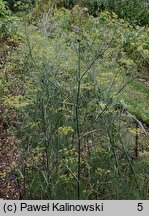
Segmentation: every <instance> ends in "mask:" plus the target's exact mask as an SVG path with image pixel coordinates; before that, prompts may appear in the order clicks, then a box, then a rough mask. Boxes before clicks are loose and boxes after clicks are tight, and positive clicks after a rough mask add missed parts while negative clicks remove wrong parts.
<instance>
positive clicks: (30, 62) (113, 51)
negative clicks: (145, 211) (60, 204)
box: [0, 1, 149, 199]
mask: <svg viewBox="0 0 149 216" xmlns="http://www.w3.org/2000/svg"><path fill="white" fill-rule="evenodd" d="M84 2H85V1H84ZM45 3H46V1H45ZM67 3H68V1H67ZM69 3H70V1H69ZM71 3H73V1H72V2H71ZM82 3H83V1H82ZM88 3H90V1H88ZM90 4H91V3H90ZM64 6H66V5H64ZM68 6H70V5H67V7H68ZM113 6H114V5H112V7H113ZM46 7H47V4H46ZM112 10H113V11H115V10H114V9H113V8H112V9H111V11H112ZM94 11H95V10H94ZM111 11H108V10H104V11H103V12H101V11H100V14H99V15H98V14H96V16H92V15H93V14H92V15H90V6H88V5H86V4H85V5H83V7H82V6H80V5H78V4H77V5H75V6H73V4H72V5H71V10H69V9H66V8H63V7H62V5H61V7H60V5H59V6H58V7H56V8H55V7H53V8H52V7H50V8H48V10H44V13H43V12H42V15H41V10H40V7H39V5H38V7H37V5H36V7H35V9H34V10H33V15H34V17H32V18H31V19H30V17H29V20H28V16H26V17H24V19H21V20H20V21H18V26H17V27H18V31H19V35H21V36H18V37H19V42H18V43H19V44H18V47H17V48H16V47H14V43H13V49H12V51H11V54H10V55H9V56H8V57H7V59H6V64H5V65H4V64H3V63H2V66H1V71H0V80H1V83H0V85H1V88H0V90H1V95H2V99H1V101H2V102H3V105H4V106H5V110H3V121H5V122H6V123H7V124H8V125H9V131H10V133H11V134H12V136H13V137H14V136H15V140H16V141H15V142H16V145H17V146H18V148H19V151H20V157H19V160H18V163H17V165H16V168H15V170H13V172H14V173H15V176H16V178H17V180H18V182H19V184H20V185H21V187H20V188H21V190H20V194H21V198H23V199H148V197H149V172H148V168H149V152H148V150H149V149H148V137H149V134H148V129H147V128H146V125H145V124H149V106H148V105H149V104H148V101H149V100H148V99H149V89H148V86H146V85H144V84H143V83H142V82H140V81H139V79H142V78H143V79H146V80H148V61H149V49H148V48H149V47H148V46H149V41H148V32H149V29H148V27H147V26H139V25H135V26H134V23H133V25H132V23H130V22H127V21H126V20H124V19H122V18H120V17H119V16H118V15H117V14H116V13H114V12H111ZM38 12H39V14H40V17H38V19H35V17H36V18H37V14H38ZM19 16H20V15H19ZM132 16H133V15H132ZM141 17H142V16H141ZM133 18H134V16H133ZM134 19H135V20H137V19H136V18H134ZM19 22H22V23H23V24H24V28H22V27H21V25H20V24H19ZM32 22H33V23H32ZM33 24H34V25H33ZM16 35H17V33H16V34H15V36H12V37H11V39H12V40H11V45H12V41H13V42H16V37H17V36H16ZM4 38H5V40H4V42H5V41H8V37H4ZM6 39H7V40H6ZM17 41H18V40H17ZM9 45H10V44H8V42H7V44H6V42H5V43H4V44H3V46H5V49H6V48H7V46H9ZM10 117H11V119H12V117H13V123H11V122H9V119H10Z"/></svg>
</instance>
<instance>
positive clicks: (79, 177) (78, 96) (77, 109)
mask: <svg viewBox="0 0 149 216" xmlns="http://www.w3.org/2000/svg"><path fill="white" fill-rule="evenodd" d="M80 57H81V56H80V40H79V41H78V73H77V97H76V109H75V111H76V130H77V139H78V182H77V184H78V199H80V180H81V140H80V125H79V105H80V100H79V99H80V90H81V79H80V78H81V65H80V64H81V58H80Z"/></svg>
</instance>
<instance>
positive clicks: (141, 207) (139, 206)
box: [137, 203, 143, 211]
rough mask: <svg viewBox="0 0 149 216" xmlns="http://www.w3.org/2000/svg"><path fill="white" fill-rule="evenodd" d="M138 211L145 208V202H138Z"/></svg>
mask: <svg viewBox="0 0 149 216" xmlns="http://www.w3.org/2000/svg"><path fill="white" fill-rule="evenodd" d="M137 210H138V211H142V210H143V203H138V208H137Z"/></svg>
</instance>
